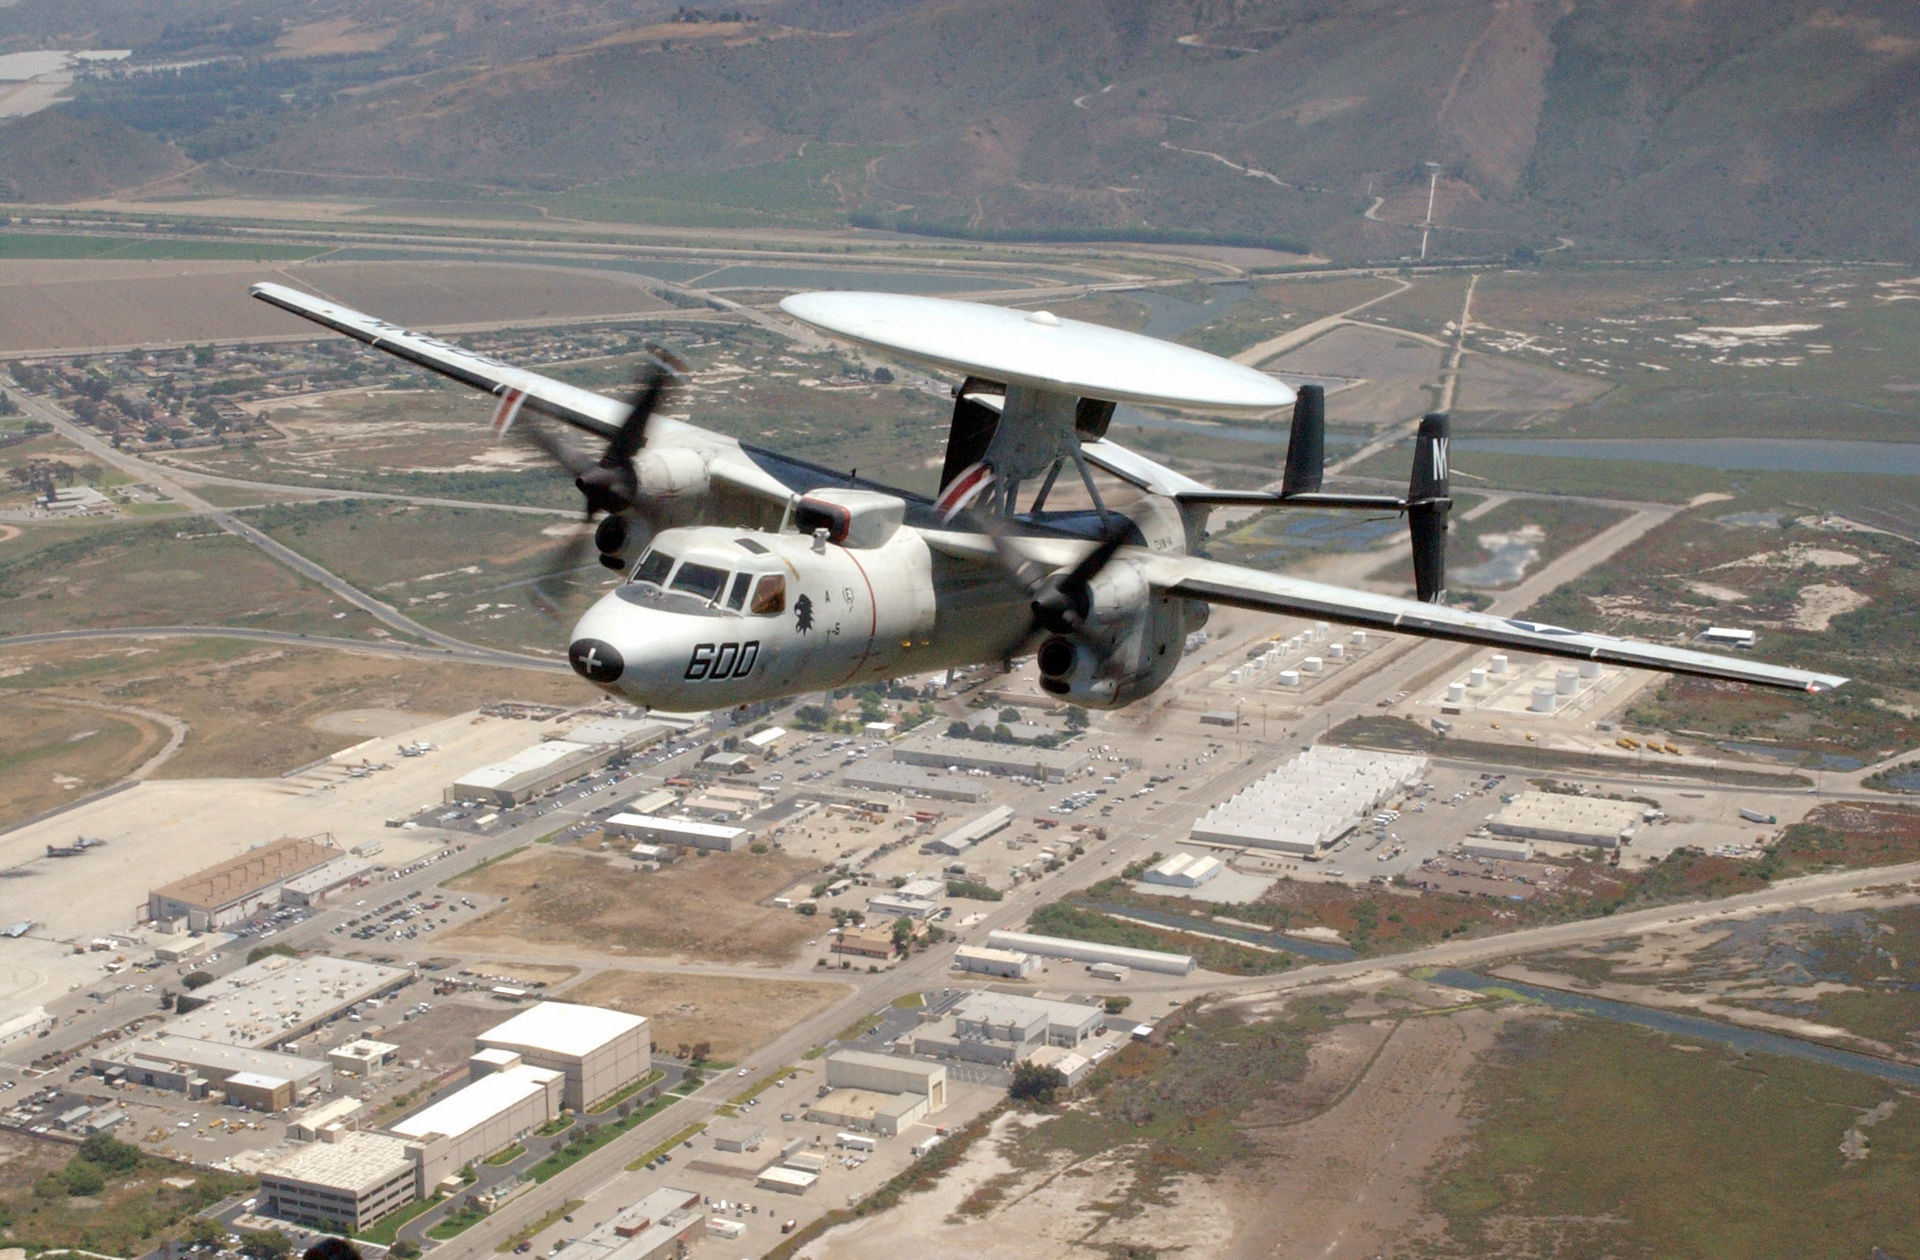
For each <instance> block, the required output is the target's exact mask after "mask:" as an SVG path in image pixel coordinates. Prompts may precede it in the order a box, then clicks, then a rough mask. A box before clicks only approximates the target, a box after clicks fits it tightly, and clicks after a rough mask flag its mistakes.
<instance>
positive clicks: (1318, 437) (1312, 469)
mask: <svg viewBox="0 0 1920 1260" xmlns="http://www.w3.org/2000/svg"><path fill="white" fill-rule="evenodd" d="M1326 451H1327V391H1326V389H1325V388H1324V387H1322V386H1319V385H1302V386H1301V387H1300V388H1299V390H1298V391H1297V392H1296V395H1295V397H1294V402H1293V427H1292V429H1291V430H1289V432H1288V433H1287V469H1286V472H1285V473H1284V474H1283V475H1282V477H1281V481H1280V496H1281V497H1282V498H1288V497H1290V496H1292V495H1296V494H1314V493H1317V492H1318V491H1319V489H1320V473H1321V470H1322V469H1323V468H1324V467H1325V466H1326V462H1327V455H1326Z"/></svg>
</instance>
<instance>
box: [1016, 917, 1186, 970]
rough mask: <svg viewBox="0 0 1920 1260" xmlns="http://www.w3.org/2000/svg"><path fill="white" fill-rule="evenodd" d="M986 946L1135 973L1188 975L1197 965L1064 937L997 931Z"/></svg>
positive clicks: (1178, 956) (1149, 951)
mask: <svg viewBox="0 0 1920 1260" xmlns="http://www.w3.org/2000/svg"><path fill="white" fill-rule="evenodd" d="M987 944H989V945H991V946H993V947H994V948H995V949H1017V950H1019V951H1021V952H1022V953H1027V954H1038V955H1039V956H1040V957H1042V958H1070V959H1072V960H1074V961H1075V962H1084V963H1097V962H1110V963H1119V964H1120V965H1121V966H1123V967H1131V968H1133V969H1134V970H1135V971H1157V972H1164V973H1166V974H1168V975H1175V976H1185V975H1191V974H1193V971H1194V968H1195V967H1196V966H1197V965H1198V964H1196V963H1195V962H1194V961H1193V955H1191V954H1168V953H1162V952H1161V951H1159V950H1157V949H1132V948H1129V947H1128V946H1125V945H1101V944H1099V943H1097V942H1094V941H1074V940H1068V939H1067V938H1066V937H1063V936H1038V935H1035V934H1034V933H1032V932H1006V931H1002V930H1001V929H999V928H995V929H994V930H993V931H991V932H988V933H987Z"/></svg>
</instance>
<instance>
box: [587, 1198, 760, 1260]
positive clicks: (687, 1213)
mask: <svg viewBox="0 0 1920 1260" xmlns="http://www.w3.org/2000/svg"><path fill="white" fill-rule="evenodd" d="M730 1223H737V1222H730ZM706 1233H707V1209H706V1202H705V1199H704V1198H703V1197H702V1196H701V1194H700V1193H699V1192H698V1191H696V1190H681V1189H677V1188H676V1187H673V1186H661V1187H660V1188H659V1189H657V1190H653V1191H650V1192H649V1193H648V1194H647V1196H646V1197H645V1198H643V1199H641V1200H640V1201H639V1202H638V1203H636V1204H634V1205H633V1206H631V1207H628V1208H623V1209H621V1210H620V1211H618V1212H616V1213H614V1216H613V1219H612V1220H610V1221H603V1222H601V1223H600V1224H598V1225H596V1226H594V1227H593V1228H592V1229H590V1230H588V1231H587V1232H586V1233H585V1234H582V1235H581V1236H580V1237H578V1238H573V1239H569V1240H567V1241H566V1242H564V1243H562V1244H561V1245H560V1246H559V1247H558V1248H557V1249H556V1250H555V1251H554V1252H553V1253H552V1255H553V1260H677V1258H678V1257H681V1256H684V1255H686V1254H687V1252H688V1251H689V1250H690V1249H691V1248H692V1247H693V1246H694V1244H696V1243H697V1242H699V1241H700V1239H701V1238H702V1237H704V1236H705V1235H706Z"/></svg>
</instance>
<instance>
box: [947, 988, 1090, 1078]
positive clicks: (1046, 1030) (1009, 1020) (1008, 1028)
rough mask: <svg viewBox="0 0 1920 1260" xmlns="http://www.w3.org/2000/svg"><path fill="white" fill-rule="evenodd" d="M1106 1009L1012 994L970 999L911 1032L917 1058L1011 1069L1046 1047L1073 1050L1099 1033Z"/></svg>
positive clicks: (980, 994)
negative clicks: (939, 1059) (950, 1060)
mask: <svg viewBox="0 0 1920 1260" xmlns="http://www.w3.org/2000/svg"><path fill="white" fill-rule="evenodd" d="M1105 1023H1106V1009H1105V1008H1104V1007H1100V1006H1087V1005H1083V1004H1081V1003H1078V1002H1059V1001H1054V1000H1052V999H1050V998H1035V997H1025V996H1022V995H1020V994H1014V993H994V992H984V993H974V994H969V995H968V996H967V997H966V998H965V999H963V1000H962V1001H961V1002H960V1003H958V1004H957V1005H955V1007H954V1008H953V1010H952V1012H951V1013H950V1014H947V1015H944V1016H942V1017H941V1018H939V1019H936V1020H934V1021H932V1022H930V1023H926V1024H922V1025H921V1026H920V1027H919V1028H918V1029H916V1030H915V1031H914V1033H913V1050H914V1053H915V1054H923V1055H934V1056H938V1057H941V1058H952V1059H962V1060H965V1061H967V1062H972V1063H988V1064H998V1065H1001V1066H1011V1065H1012V1064H1015V1063H1021V1062H1024V1061H1026V1060H1027V1059H1029V1058H1031V1057H1032V1056H1033V1054H1034V1053H1035V1052H1036V1051H1038V1050H1039V1049H1041V1048H1042V1047H1044V1046H1058V1047H1061V1048H1064V1049H1072V1048H1074V1047H1076V1046H1078V1045H1080V1044H1081V1043H1082V1042H1084V1041H1086V1040H1087V1039H1088V1038H1089V1037H1091V1036H1093V1035H1094V1034H1095V1033H1097V1032H1099V1031H1100V1029H1101V1028H1102V1027H1103V1026H1104V1024H1105Z"/></svg>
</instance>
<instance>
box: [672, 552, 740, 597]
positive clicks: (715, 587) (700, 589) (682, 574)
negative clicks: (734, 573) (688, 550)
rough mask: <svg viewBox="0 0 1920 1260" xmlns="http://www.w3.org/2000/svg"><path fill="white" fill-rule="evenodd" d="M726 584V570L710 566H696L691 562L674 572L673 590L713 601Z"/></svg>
mask: <svg viewBox="0 0 1920 1260" xmlns="http://www.w3.org/2000/svg"><path fill="white" fill-rule="evenodd" d="M726 584H727V571H726V570H725V569H716V568H714V567H713V566H712V565H710V564H695V563H694V562H693V561H691V560H689V561H687V562H686V563H685V564H683V565H681V566H680V567H679V568H678V569H676V570H675V571H674V574H673V586H672V587H671V589H673V590H676V591H680V592H682V593H683V594H687V595H692V596H695V597H696V598H699V599H704V600H709V601H711V600H713V599H714V598H716V597H717V596H718V595H719V594H720V588H721V587H723V586H725V585H726Z"/></svg>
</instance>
